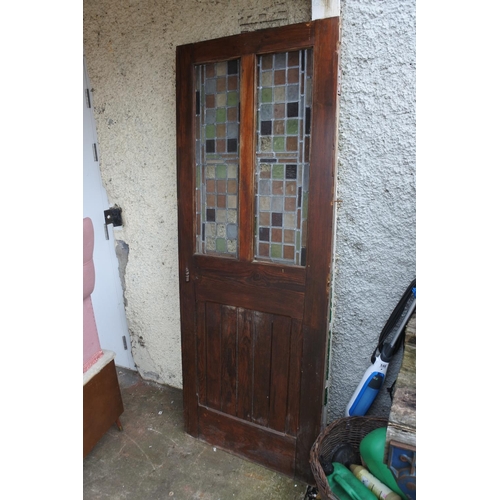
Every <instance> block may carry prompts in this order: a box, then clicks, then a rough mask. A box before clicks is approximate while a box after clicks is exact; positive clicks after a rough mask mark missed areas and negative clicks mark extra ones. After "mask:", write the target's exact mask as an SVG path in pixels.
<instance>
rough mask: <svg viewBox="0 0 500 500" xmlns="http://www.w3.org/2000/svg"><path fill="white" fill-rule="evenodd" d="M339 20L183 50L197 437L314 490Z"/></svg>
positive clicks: (187, 293)
mask: <svg viewBox="0 0 500 500" xmlns="http://www.w3.org/2000/svg"><path fill="white" fill-rule="evenodd" d="M338 44H339V23H338V19H337V18H330V19H325V20H318V21H314V22H309V23H304V24H298V25H290V26H285V27H281V28H275V29H269V30H262V31H259V32H254V33H244V34H241V35H237V36H232V37H227V38H223V39H218V40H210V41H207V42H201V43H196V44H190V45H185V46H181V47H178V49H177V170H178V178H177V180H178V221H179V273H180V281H179V285H180V300H181V327H182V366H183V387H184V416H185V427H186V431H187V432H188V433H189V434H191V435H193V436H195V437H198V438H200V439H202V440H205V441H207V442H209V443H212V444H214V445H216V446H219V447H221V448H223V449H226V450H229V451H231V452H233V453H236V454H239V455H242V456H244V457H246V458H249V459H251V460H254V461H256V462H259V463H261V464H263V465H265V466H267V467H270V468H272V469H274V470H277V471H280V472H282V473H285V474H287V475H290V476H295V477H297V478H301V479H305V480H308V481H311V480H312V475H311V471H310V466H309V452H310V448H311V446H312V444H313V442H314V440H315V439H316V437H317V435H318V434H319V432H320V431H321V413H322V407H323V398H324V382H325V363H326V347H327V332H328V311H329V293H330V275H331V269H330V267H331V256H332V243H333V242H332V225H333V215H334V207H333V205H334V203H333V193H334V180H335V179H334V175H335V170H334V163H335V162H334V159H335V158H334V157H335V149H336V143H335V140H336V116H337V79H338V49H339V47H338Z"/></svg>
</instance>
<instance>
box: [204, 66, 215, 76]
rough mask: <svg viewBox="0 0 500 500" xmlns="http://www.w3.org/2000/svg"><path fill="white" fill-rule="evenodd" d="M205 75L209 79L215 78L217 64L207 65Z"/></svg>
mask: <svg viewBox="0 0 500 500" xmlns="http://www.w3.org/2000/svg"><path fill="white" fill-rule="evenodd" d="M205 74H206V77H207V78H212V77H214V76H215V64H205Z"/></svg>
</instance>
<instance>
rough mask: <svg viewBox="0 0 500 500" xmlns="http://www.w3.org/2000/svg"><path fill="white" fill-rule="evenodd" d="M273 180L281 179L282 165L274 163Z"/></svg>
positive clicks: (283, 169)
mask: <svg viewBox="0 0 500 500" xmlns="http://www.w3.org/2000/svg"><path fill="white" fill-rule="evenodd" d="M272 171H273V179H283V176H284V172H285V166H284V165H283V164H282V163H276V165H273V167H272Z"/></svg>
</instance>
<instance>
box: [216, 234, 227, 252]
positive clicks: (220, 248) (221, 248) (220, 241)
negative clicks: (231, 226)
mask: <svg viewBox="0 0 500 500" xmlns="http://www.w3.org/2000/svg"><path fill="white" fill-rule="evenodd" d="M215 248H216V250H217V252H220V253H225V252H226V240H225V239H224V238H217V239H216V240H215Z"/></svg>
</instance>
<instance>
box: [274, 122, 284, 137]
mask: <svg viewBox="0 0 500 500" xmlns="http://www.w3.org/2000/svg"><path fill="white" fill-rule="evenodd" d="M284 133H285V121H284V120H276V121H275V122H274V134H275V135H283V134H284Z"/></svg>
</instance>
